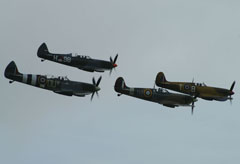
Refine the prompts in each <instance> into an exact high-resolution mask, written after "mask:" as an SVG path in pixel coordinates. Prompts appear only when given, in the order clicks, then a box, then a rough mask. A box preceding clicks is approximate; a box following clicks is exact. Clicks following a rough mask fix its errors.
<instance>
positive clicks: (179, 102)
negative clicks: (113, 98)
mask: <svg viewBox="0 0 240 164" xmlns="http://www.w3.org/2000/svg"><path fill="white" fill-rule="evenodd" d="M114 89H115V91H116V92H118V93H119V94H118V96H121V95H122V94H124V95H128V96H132V97H135V98H139V99H143V100H147V101H152V102H155V103H159V104H162V105H164V106H167V107H171V108H174V107H178V106H191V107H192V112H193V108H194V102H196V101H197V99H196V98H194V97H191V96H189V95H183V94H175V93H169V92H168V91H167V90H166V89H162V88H159V89H158V90H157V89H155V88H153V89H150V88H130V87H128V86H127V85H126V84H125V81H124V79H123V78H122V77H119V78H118V79H117V80H116V82H115V86H114Z"/></svg>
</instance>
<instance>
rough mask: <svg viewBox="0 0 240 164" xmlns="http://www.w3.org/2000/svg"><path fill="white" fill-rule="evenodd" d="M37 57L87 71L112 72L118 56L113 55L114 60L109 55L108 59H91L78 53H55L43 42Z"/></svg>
mask: <svg viewBox="0 0 240 164" xmlns="http://www.w3.org/2000/svg"><path fill="white" fill-rule="evenodd" d="M37 55H38V57H40V58H42V60H41V61H44V60H50V61H53V62H57V63H61V64H64V65H68V66H72V67H76V68H79V69H81V70H84V71H88V72H94V71H96V72H104V71H106V70H110V74H111V73H112V69H114V68H116V67H117V64H116V61H117V58H118V54H117V55H116V56H115V58H114V60H113V59H112V57H110V61H104V60H98V59H91V58H90V57H89V56H83V55H78V54H72V53H69V54H55V53H50V52H49V51H48V48H47V45H46V43H43V44H42V45H41V46H40V47H39V48H38V52H37Z"/></svg>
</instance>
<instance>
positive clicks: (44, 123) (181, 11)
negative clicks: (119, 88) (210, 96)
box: [0, 0, 240, 164]
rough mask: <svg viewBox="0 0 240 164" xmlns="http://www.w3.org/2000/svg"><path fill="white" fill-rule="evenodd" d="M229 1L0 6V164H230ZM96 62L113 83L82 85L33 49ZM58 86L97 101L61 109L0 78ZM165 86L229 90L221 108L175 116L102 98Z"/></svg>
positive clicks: (239, 121)
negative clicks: (69, 84) (73, 87)
mask: <svg viewBox="0 0 240 164" xmlns="http://www.w3.org/2000/svg"><path fill="white" fill-rule="evenodd" d="M239 8H240V1H239V0H202V1H198V0H182V1H179V0H147V1H142V0H101V1H99V0H68V1H57V0H41V1H39V0H38V1H37V0H21V1H18V0H1V1H0V20H1V25H0V27H1V28H0V29H1V32H0V45H1V46H0V47H1V48H0V57H1V60H0V70H1V76H0V84H1V86H0V89H1V92H0V103H1V106H0V163H4V164H15V163H18V164H33V163H34V164H42V163H44V164H53V163H58V164H66V163H68V164H79V163H83V164H85V163H86V164H113V163H114V164H123V163H126V164H132V163H136V164H149V163H151V164H158V163H172V164H179V163H184V164H188V163H189V164H190V163H191V164H192V163H195V164H202V163H209V164H213V163H216V164H226V163H232V164H235V163H236V164H237V163H239V162H240V141H239V138H240V110H239V109H240V103H239V98H240V95H239V89H240V88H239V82H240V77H239V70H240V66H239V59H240V57H239V56H240V46H239V44H240V22H239V18H240V10H239ZM43 42H46V43H47V45H48V48H49V50H50V51H52V52H58V53H69V52H78V53H80V54H82V55H88V56H91V57H92V58H98V59H106V60H109V57H110V56H112V57H114V56H115V55H116V53H119V58H118V61H117V64H118V67H117V70H116V72H113V73H112V76H109V73H108V72H105V73H88V72H84V71H81V70H78V69H76V68H71V67H67V66H64V65H60V64H57V63H53V62H50V61H45V62H43V63H42V62H40V59H39V58H38V57H37V54H36V52H37V49H38V47H39V46H40V45H41V43H43ZM12 60H14V61H15V62H16V64H17V66H18V69H19V71H20V72H22V73H31V74H52V75H56V76H58V75H61V76H66V75H67V76H68V78H69V79H70V80H75V81H83V82H89V83H91V79H92V77H95V78H98V77H99V76H100V75H102V76H103V79H102V81H101V84H100V87H101V91H100V92H99V95H100V97H99V98H97V97H94V99H93V101H92V102H91V101H90V96H86V97H85V98H80V97H66V96H62V95H57V94H55V93H53V92H50V91H47V90H42V89H38V88H34V87H31V86H27V85H24V84H21V83H17V82H16V83H13V84H12V85H10V84H9V83H8V80H7V79H6V78H5V77H4V70H5V68H6V66H7V65H8V63H9V62H10V61H12ZM160 71H163V72H164V73H165V75H166V78H167V80H169V81H192V79H193V78H194V80H195V82H205V83H206V84H207V85H210V86H217V87H222V88H230V86H231V84H232V82H233V81H234V80H236V86H235V88H234V91H235V93H236V94H235V95H234V96H233V97H234V101H233V104H232V105H230V102H229V101H226V102H217V101H213V102H210V101H204V100H202V99H199V101H198V102H197V103H196V108H195V112H194V115H193V116H192V115H191V109H190V108H189V107H179V108H175V109H171V108H167V107H164V106H162V105H160V104H155V103H151V102H147V101H143V100H139V99H135V98H131V97H128V96H121V97H117V93H116V92H115V91H114V90H113V86H114V83H115V80H116V78H117V77H119V76H122V77H124V79H125V81H126V84H127V85H128V86H131V87H153V84H154V80H155V76H156V75H157V73H158V72H160Z"/></svg>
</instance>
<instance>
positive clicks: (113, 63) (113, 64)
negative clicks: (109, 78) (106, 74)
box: [110, 54, 118, 75]
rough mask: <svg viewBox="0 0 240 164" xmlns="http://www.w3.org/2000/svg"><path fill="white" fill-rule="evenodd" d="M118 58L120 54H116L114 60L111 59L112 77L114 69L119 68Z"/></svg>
mask: <svg viewBox="0 0 240 164" xmlns="http://www.w3.org/2000/svg"><path fill="white" fill-rule="evenodd" d="M117 58H118V54H116V56H115V58H114V60H113V59H112V57H110V62H111V63H112V68H111V69H110V75H111V74H112V69H113V68H114V70H115V68H116V67H117V64H116V62H117Z"/></svg>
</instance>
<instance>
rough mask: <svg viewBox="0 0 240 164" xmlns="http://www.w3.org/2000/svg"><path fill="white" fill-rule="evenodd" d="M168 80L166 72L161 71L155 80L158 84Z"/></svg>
mask: <svg viewBox="0 0 240 164" xmlns="http://www.w3.org/2000/svg"><path fill="white" fill-rule="evenodd" d="M165 82H167V80H166V78H165V76H164V73H163V72H159V73H158V74H157V76H156V80H155V83H156V84H157V85H159V84H161V83H165Z"/></svg>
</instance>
